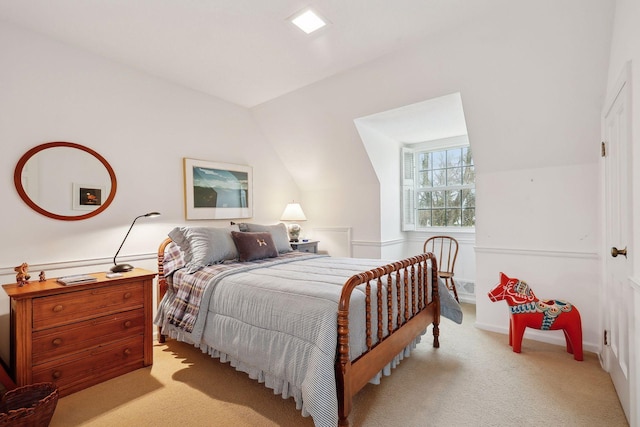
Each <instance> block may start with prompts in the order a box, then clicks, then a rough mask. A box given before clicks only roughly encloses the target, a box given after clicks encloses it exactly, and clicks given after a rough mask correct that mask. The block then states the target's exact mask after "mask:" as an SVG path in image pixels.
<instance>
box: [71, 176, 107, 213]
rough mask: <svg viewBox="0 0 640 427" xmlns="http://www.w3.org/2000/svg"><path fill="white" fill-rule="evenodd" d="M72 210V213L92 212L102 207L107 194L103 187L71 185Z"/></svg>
mask: <svg viewBox="0 0 640 427" xmlns="http://www.w3.org/2000/svg"><path fill="white" fill-rule="evenodd" d="M72 191H73V193H72V209H73V210H74V211H93V210H96V209H98V208H99V207H100V206H102V203H103V201H104V196H105V195H106V194H107V192H106V187H105V186H104V185H95V184H80V183H76V182H74V183H73V190H72Z"/></svg>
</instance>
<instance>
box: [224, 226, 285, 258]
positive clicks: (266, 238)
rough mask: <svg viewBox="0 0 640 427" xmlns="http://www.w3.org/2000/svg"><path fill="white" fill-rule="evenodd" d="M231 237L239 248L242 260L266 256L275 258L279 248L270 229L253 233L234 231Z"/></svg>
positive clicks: (239, 256)
mask: <svg viewBox="0 0 640 427" xmlns="http://www.w3.org/2000/svg"><path fill="white" fill-rule="evenodd" d="M231 237H232V238H233V241H234V242H235V244H236V248H237V249H238V258H239V259H240V262H246V261H253V260H257V259H264V258H275V257H277V256H278V250H277V249H276V245H275V244H274V243H273V238H272V237H271V233H269V232H268V231H265V232H257V233H252V232H248V231H245V232H243V231H232V232H231Z"/></svg>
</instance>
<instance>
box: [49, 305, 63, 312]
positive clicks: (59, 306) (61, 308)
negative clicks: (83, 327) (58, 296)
mask: <svg viewBox="0 0 640 427" xmlns="http://www.w3.org/2000/svg"><path fill="white" fill-rule="evenodd" d="M52 310H53V312H54V313H60V312H61V311H62V310H64V306H63V305H62V304H58V305H56V306H54V307H53V309H52Z"/></svg>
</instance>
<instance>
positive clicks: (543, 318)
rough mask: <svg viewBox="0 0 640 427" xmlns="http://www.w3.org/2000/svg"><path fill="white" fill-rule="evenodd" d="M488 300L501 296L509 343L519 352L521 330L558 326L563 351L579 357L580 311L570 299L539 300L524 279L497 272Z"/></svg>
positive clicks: (580, 355) (580, 337)
mask: <svg viewBox="0 0 640 427" xmlns="http://www.w3.org/2000/svg"><path fill="white" fill-rule="evenodd" d="M489 298H490V299H491V301H493V302H495V301H502V300H505V301H506V302H507V304H508V305H509V345H510V346H512V347H513V351H514V352H516V353H520V351H521V349H522V337H523V335H524V330H525V329H526V328H527V327H529V328H534V329H540V330H543V331H548V330H558V329H562V331H563V332H564V337H565V341H566V342H567V352H568V353H572V354H573V358H574V359H575V360H583V354H582V321H581V319H580V312H579V311H578V309H577V308H576V307H575V306H574V305H573V304H571V303H569V302H566V301H561V300H546V301H542V300H540V299H538V298H537V297H536V295H535V294H534V293H533V291H532V290H531V288H530V287H529V285H527V283H526V282H525V281H522V280H518V279H516V278H511V277H508V276H507V275H506V274H504V273H500V283H499V284H498V285H496V287H495V288H493V289H492V290H491V291H490V292H489Z"/></svg>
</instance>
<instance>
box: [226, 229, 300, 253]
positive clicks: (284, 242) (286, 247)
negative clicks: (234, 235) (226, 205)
mask: <svg viewBox="0 0 640 427" xmlns="http://www.w3.org/2000/svg"><path fill="white" fill-rule="evenodd" d="M237 225H238V227H239V228H240V231H245V232H246V231H248V232H260V231H263V232H269V233H271V237H273V243H275V244H276V249H278V253H281V254H284V253H287V252H291V251H293V249H292V248H291V244H290V243H289V233H288V232H287V226H286V225H284V224H283V223H280V224H275V225H260V224H251V223H248V222H241V223H239V224H237Z"/></svg>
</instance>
